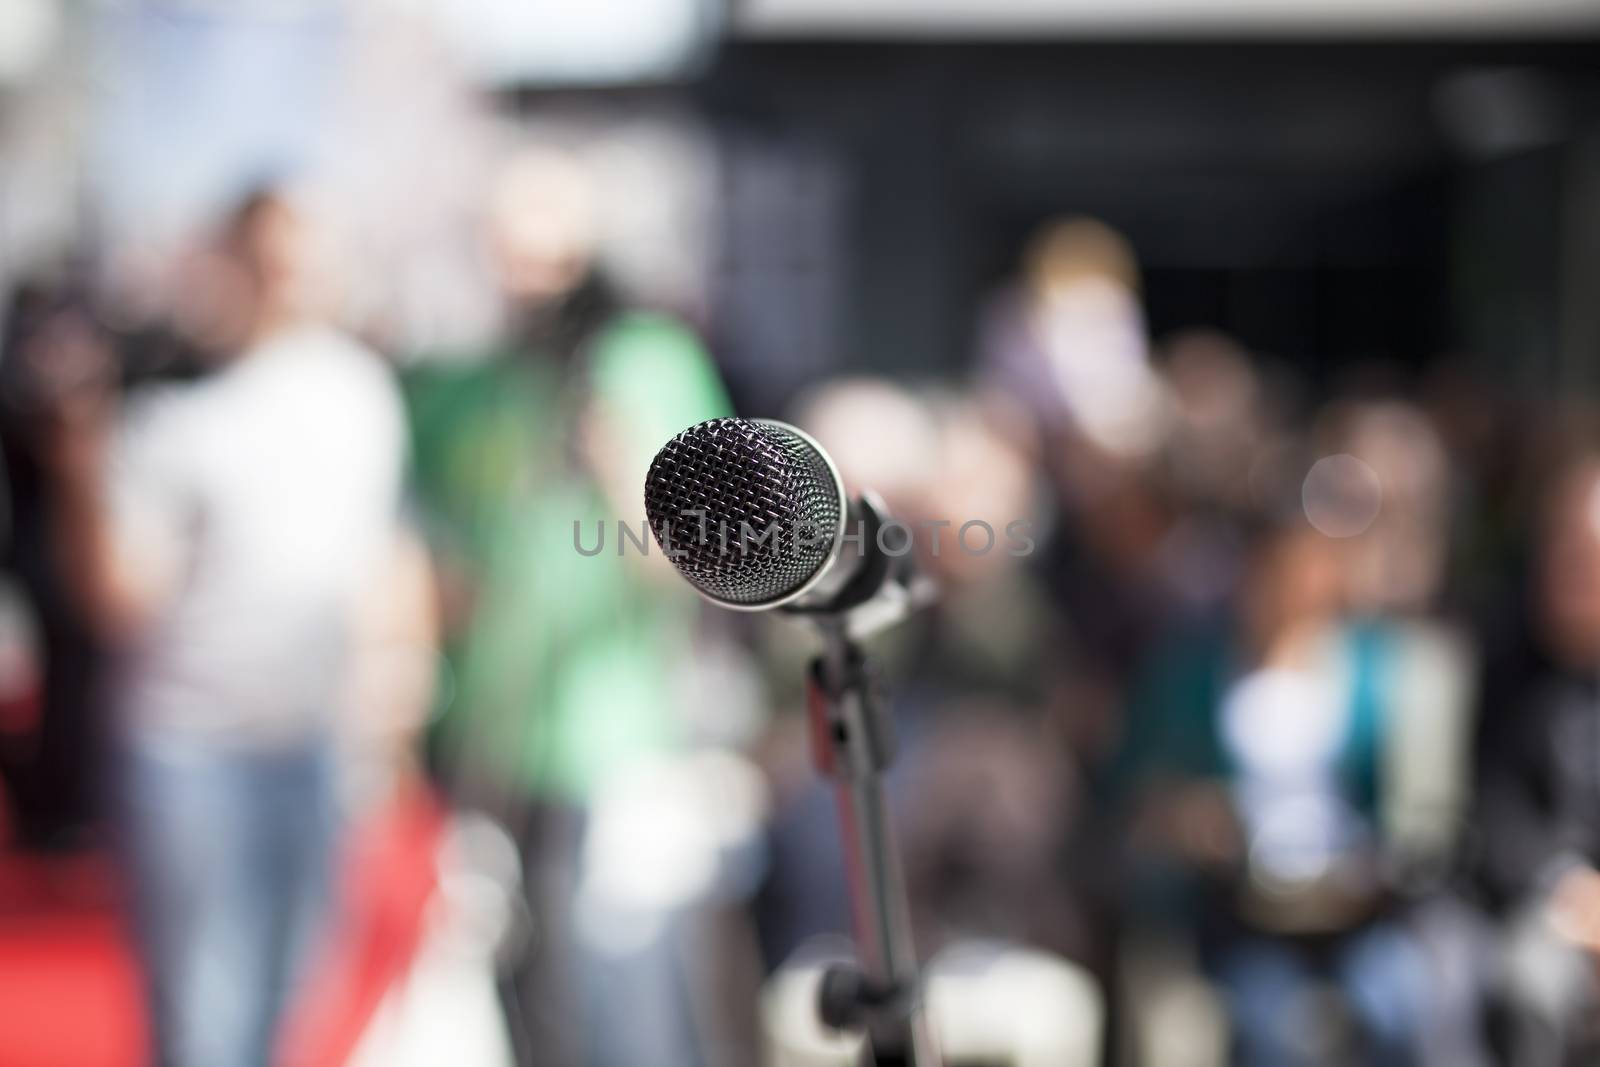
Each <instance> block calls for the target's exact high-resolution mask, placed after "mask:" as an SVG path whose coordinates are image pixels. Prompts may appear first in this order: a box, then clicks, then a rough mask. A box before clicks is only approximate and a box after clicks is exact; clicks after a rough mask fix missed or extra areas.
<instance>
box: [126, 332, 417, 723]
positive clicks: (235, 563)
mask: <svg viewBox="0 0 1600 1067" xmlns="http://www.w3.org/2000/svg"><path fill="white" fill-rule="evenodd" d="M403 457H404V417H403V413H402V407H401V404H400V400H399V395H398V391H397V390H396V388H395V385H394V383H393V381H392V380H391V378H390V376H389V372H388V370H387V368H386V367H385V366H384V365H383V363H382V362H381V360H380V359H379V358H378V357H377V356H376V355H375V354H374V353H372V352H370V351H368V350H367V349H365V348H363V347H361V346H360V345H359V344H357V343H355V342H354V341H352V340H351V339H349V338H347V337H345V336H344V335H342V334H340V333H338V332H336V331H334V330H332V329H329V328H325V327H301V328H296V329H293V330H288V331H284V332H282V333H279V334H277V335H275V336H273V337H271V338H269V339H267V340H266V341H264V342H262V343H260V344H259V345H257V346H256V347H255V348H254V349H252V350H251V351H249V352H247V353H245V354H244V356H242V357H241V358H240V359H239V360H237V361H236V362H234V363H232V364H230V365H228V366H227V367H225V368H223V369H221V370H220V371H218V372H217V373H215V374H214V375H212V376H211V377H209V378H206V379H204V380H202V381H200V382H197V383H191V384H183V385H174V386H164V387H161V388H160V389H157V390H154V391H152V393H151V394H149V395H147V396H144V397H141V398H139V399H137V400H136V401H134V402H133V403H131V404H130V405H129V409H128V412H127V416H126V419H125V423H124V425H123V427H122V428H121V432H120V434H119V438H118V441H117V444H116V446H115V452H114V455H113V458H112V464H111V479H112V485H111V492H112V500H113V509H114V516H115V522H116V533H117V537H118V540H119V546H118V547H119V549H120V550H121V551H123V552H124V553H126V555H127V558H128V559H129V560H131V561H134V562H135V563H137V564H138V565H140V566H148V567H151V568H156V569H157V570H158V571H159V572H160V573H159V577H160V579H161V583H160V584H161V585H162V586H163V588H164V589H165V590H166V592H167V595H166V597H165V598H164V600H163V601H162V603H161V604H160V605H159V606H158V608H157V611H156V613H155V617H154V619H153V621H152V623H151V625H150V626H149V627H148V628H147V629H146V631H145V633H144V634H143V635H142V638H141V640H139V641H138V642H137V644H136V645H135V647H134V648H133V649H132V650H131V653H130V655H129V657H128V661H127V663H126V664H125V670H124V671H123V674H122V677H121V688H120V690H119V692H118V694H117V697H118V700H119V704H120V706H121V711H122V712H123V715H124V719H123V722H124V725H125V726H126V727H127V728H130V729H134V730H177V731H184V732H188V733H200V734H203V735H206V736H208V737H211V738H214V739H215V740H217V741H218V742H221V743H235V744H241V745H255V746H270V745H277V744H291V743H294V742H296V741H299V740H301V739H304V738H307V737H310V736H313V735H314V734H315V733H316V732H318V731H319V730H320V729H322V728H323V726H324V725H325V723H326V722H327V719H328V717H329V716H330V714H331V713H332V711H333V709H334V705H335V703H336V702H337V701H338V699H339V690H340V687H341V685H342V683H343V682H344V672H345V668H346V656H347V649H348V647H349V643H350V628H351V623H352V619H353V615H354V612H355V608H356V601H357V598H358V597H359V596H360V595H362V593H363V592H364V591H365V589H366V588H367V587H368V583H369V582H370V581H371V580H373V576H374V573H375V570H376V568H377V567H378V566H379V565H380V564H381V561H382V560H383V558H384V557H385V554H386V553H387V552H388V550H389V549H390V547H391V545H392V543H393V537H394V534H395V522H396V516H397V511H398V502H399V494H400V484H401V477H402V468H403Z"/></svg>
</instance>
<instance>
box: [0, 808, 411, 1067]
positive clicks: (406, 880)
mask: <svg viewBox="0 0 1600 1067" xmlns="http://www.w3.org/2000/svg"><path fill="white" fill-rule="evenodd" d="M441 823H442V817H441V814H440V812H439V810H438V807H437V806H436V805H435V804H434V803H433V801H432V800H431V799H430V798H428V797H427V796H425V795H423V794H421V793H420V792H419V793H417V794H414V795H412V796H410V797H407V798H405V799H403V800H402V801H399V802H397V803H396V804H394V805H393V806H392V807H391V808H389V809H388V810H386V811H384V812H382V813H380V814H378V815H377V816H376V817H374V818H372V819H370V820H368V821H367V823H366V824H365V825H363V826H361V827H359V828H358V830H357V832H355V833H353V834H352V835H351V838H350V842H349V846H348V854H347V856H346V859H345V864H344V867H345V872H346V874H345V879H344V882H345V885H344V892H343V899H344V905H343V907H344V910H343V912H342V914H341V915H340V916H339V919H338V922H337V923H336V924H335V928H336V931H337V934H336V937H335V940H334V941H333V942H332V943H331V944H329V945H328V946H327V948H326V950H325V951H324V953H323V956H322V959H321V961H320V963H319V964H318V966H317V967H316V969H315V971H314V974H313V977H312V981H311V986H310V989H309V990H308V995H307V996H306V997H305V1003H304V1004H303V1005H302V1007H301V1008H300V1009H299V1010H297V1011H296V1012H295V1013H294V1018H293V1021H292V1023H291V1025H290V1027H289V1038H288V1040H287V1042H286V1045H287V1053H286V1055H285V1056H284V1064H285V1067H291V1065H292V1067H338V1065H339V1064H342V1063H343V1062H344V1061H345V1060H346V1059H347V1058H348V1056H349V1054H350V1051H351V1049H352V1048H353V1047H354V1045H355V1042H356V1041H357V1039H358V1038H359V1037H360V1035H361V1032H362V1030H363V1028H364V1027H365V1025H366V1023H367V1020H368V1019H369V1018H370V1017H371V1015H372V1012H373V1010H374V1009H375V1008H376V1007H377V1005H378V1002H379V1001H380V1000H381V999H382V996H383V993H384V991H385V990H386V989H387V988H388V987H389V986H390V984H391V983H392V982H393V981H394V980H395V979H396V978H397V977H398V976H399V975H400V974H402V973H404V971H405V969H406V967H407V966H408V964H409V961H410V959H411V956H412V953H413V952H414V951H415V948H416V943H417V938H418V936H419V933H420V929H421V917H422V913H423V909H424V906H425V905H426V903H427V900H428V897H429V895H430V894H431V893H432V891H433V885H434V866H433V859H434V850H435V845H436V842H437V840H438V834H439V830H440V827H441ZM0 826H3V820H0ZM144 1048H145V1040H144V1017H143V1007H142V1004H141V997H140V990H139V983H138V978H137V971H136V968H135V964H134V960H133V956H132V952H131V948H130V946H129V944H128V938H127V932H126V930H125V929H124V927H123V924H122V920H121V916H120V914H119V913H118V910H117V908H116V906H115V885H114V880H113V876H112V870H111V867H110V865H109V863H107V862H106V860H105V858H104V857H103V856H99V855H93V854H91V855H84V856H73V857H67V858H48V859H47V858H41V857H37V856H29V855H25V854H20V853H15V852H12V853H3V854H0V1067H143V1065H144Z"/></svg>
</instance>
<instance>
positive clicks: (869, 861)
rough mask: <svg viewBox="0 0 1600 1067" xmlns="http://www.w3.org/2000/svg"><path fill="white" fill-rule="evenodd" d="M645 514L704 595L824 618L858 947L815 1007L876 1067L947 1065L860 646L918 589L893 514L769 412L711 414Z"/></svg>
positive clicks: (650, 491)
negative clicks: (898, 544)
mask: <svg viewBox="0 0 1600 1067" xmlns="http://www.w3.org/2000/svg"><path fill="white" fill-rule="evenodd" d="M644 510H645V517H646V519H647V520H648V521H649V525H650V531H651V533H652V534H653V535H654V536H655V539H656V543H657V544H659V545H660V546H661V551H662V552H663V553H664V554H665V555H666V556H667V558H668V559H670V560H672V564H673V566H675V567H677V568H678V573H679V574H681V575H683V577H684V578H686V579H688V581H689V584H690V585H692V586H694V588H695V589H696V590H698V591H699V593H700V595H701V596H703V597H705V598H706V599H707V600H710V601H712V602H713V603H716V604H721V605H722V606H724V607H729V608H735V609H737V610H740V611H760V610H763V609H767V608H781V609H782V610H784V611H788V612H797V613H801V612H803V613H807V614H810V615H811V616H812V618H813V620H814V621H815V622H816V624H817V628H818V630H819V631H820V632H821V634H822V638H823V653H822V655H821V656H819V657H818V658H817V659H816V660H814V661H813V662H812V665H811V670H810V672H809V675H808V683H807V699H806V708H807V716H808V719H809V721H810V724H811V735H812V759H813V760H814V762H815V764H816V767H817V770H818V771H819V772H821V773H822V774H824V775H826V776H827V777H829V778H831V779H833V780H834V782H835V793H836V796H837V797H838V802H839V812H840V816H841V818H842V820H843V824H844V827H845V834H844V837H843V844H844V850H845V856H846V862H845V870H846V877H847V878H848V879H849V882H850V896H851V903H852V910H853V912H854V926H855V929H856V947H857V953H858V955H859V956H860V961H859V964H858V965H852V966H841V967H839V968H837V969H836V970H835V971H833V972H831V977H830V978H829V980H827V981H825V982H824V983H823V990H822V993H821V996H820V998H819V1001H818V1004H817V1008H818V1011H819V1013H820V1015H821V1017H822V1018H823V1019H825V1020H827V1021H828V1022H829V1025H831V1026H835V1027H842V1028H846V1029H859V1030H862V1031H864V1032H865V1033H866V1035H867V1037H868V1041H869V1043H870V1047H871V1049H872V1053H873V1061H872V1062H874V1063H876V1064H878V1065H879V1067H889V1065H890V1064H895V1065H900V1064H910V1065H912V1067H938V1063H939V1057H938V1052H937V1050H936V1049H935V1048H934V1047H933V1045H932V1042H931V1038H930V1036H929V1033H928V1030H927V1026H926V1020H925V1019H924V1018H923V1015H922V1011H921V993H920V978H919V975H918V970H917V959H916V953H915V951H914V949H913V948H912V944H911V928H910V919H909V915H910V911H909V909H908V908H907V906H906V899H905V884H904V878H903V876H902V875H901V873H900V864H899V858H898V856H897V854H896V852H895V848H894V843H893V838H892V835H891V833H890V827H889V817H888V804H887V802H886V801H885V799H884V796H883V785H882V780H881V776H882V772H883V770H884V769H885V768H886V767H888V765H889V762H890V760H891V759H892V758H893V752H894V737H893V730H892V721H891V719H890V717H889V715H888V711H887V709H886V708H885V707H884V706H883V703H882V696H881V693H880V692H879V690H878V687H877V686H876V684H875V682H874V679H873V678H872V677H871V675H870V673H869V671H868V669H867V664H866V660H865V655H864V653H863V652H862V650H861V648H860V647H859V646H858V645H857V644H856V640H855V638H856V635H857V633H858V632H864V631H865V630H867V629H870V628H872V627H873V626H876V625H883V624H886V623H889V622H892V621H897V620H898V619H900V618H901V617H903V616H904V615H905V613H906V612H907V611H908V610H910V608H911V607H912V606H914V604H915V601H916V599H917V597H916V595H915V589H914V586H915V583H914V580H913V579H912V577H911V572H910V569H909V567H910V562H909V558H908V557H907V556H904V555H902V556H896V557H891V556H890V554H889V553H888V552H887V551H885V550H884V548H883V546H882V544H881V543H880V539H879V536H878V535H879V533H880V532H881V530H882V529H883V527H884V525H885V523H887V522H890V521H892V520H889V519H887V517H886V516H885V513H884V510H883V507H882V505H881V504H879V503H877V502H876V501H875V500H874V499H873V498H872V497H871V496H870V495H863V496H861V497H858V498H856V499H855V500H851V499H849V497H848V496H847V495H846V494H845V489H844V480H843V479H842V478H840V477H839V469H838V468H837V467H836V466H834V463H833V460H831V459H830V458H828V454H827V453H826V452H824V451H823V450H822V446H821V445H819V444H817V442H816V441H814V440H812V439H811V437H810V436H809V435H807V434H806V433H804V432H803V431H801V430H798V429H796V428H795V427H793V426H790V425H789V424H788V423H783V422H773V421H771V420H768V419H739V418H728V419H711V420H710V421H708V422H702V423H697V424H695V425H694V426H691V427H689V428H688V429H687V430H684V431H683V432H682V433H680V434H678V435H677V436H676V437H674V438H673V439H672V440H670V441H668V442H667V443H666V444H665V445H663V446H662V447H661V451H659V452H657V453H656V457H655V459H654V460H652V461H651V463H650V470H649V472H648V473H647V474H646V475H645V482H644ZM857 609H860V610H857ZM874 617H876V618H874Z"/></svg>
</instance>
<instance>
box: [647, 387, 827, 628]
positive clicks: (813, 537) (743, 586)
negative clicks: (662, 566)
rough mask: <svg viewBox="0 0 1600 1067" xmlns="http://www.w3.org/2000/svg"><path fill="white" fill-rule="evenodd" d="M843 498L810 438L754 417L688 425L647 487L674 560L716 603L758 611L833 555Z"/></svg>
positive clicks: (664, 451) (650, 512)
mask: <svg viewBox="0 0 1600 1067" xmlns="http://www.w3.org/2000/svg"><path fill="white" fill-rule="evenodd" d="M842 496H843V494H842V491H841V486H840V484H839V481H838V477H837V475H835V473H834V471H833V468H832V466H831V465H830V464H829V462H828V460H827V457H826V456H824V455H823V454H822V452H821V451H820V450H818V448H817V447H816V446H815V445H813V444H812V443H811V442H810V441H809V440H807V439H806V438H805V437H802V436H801V435H800V434H798V433H796V432H795V431H794V430H792V429H790V428H789V427H787V426H784V425H783V424H781V423H775V422H757V421H752V420H747V419H712V420H711V421H709V422H702V423H699V424H697V425H694V426H691V427H689V428H688V429H687V430H684V431H683V432H682V433H680V434H678V435H677V436H676V437H674V438H673V439H672V440H670V441H668V442H667V443H666V444H665V445H663V446H662V448H661V451H659V452H657V453H656V458H655V459H654V460H653V461H652V462H651V464H650V473H649V474H648V475H646V476H645V483H644V508H645V514H646V516H647V517H648V518H649V520H650V529H651V532H652V533H654V534H655V538H656V543H657V544H659V545H660V546H661V548H662V550H663V551H664V552H666V553H667V554H668V556H669V558H672V563H673V566H675V567H677V568H678V570H679V572H680V573H682V574H683V576H684V577H685V578H687V579H689V581H690V583H692V584H693V585H694V586H695V587H696V588H698V589H699V590H700V591H701V592H703V593H705V594H706V595H708V596H710V597H712V598H713V599H716V600H722V601H726V602H728V603H731V604H740V605H748V606H751V607H755V606H759V605H761V604H765V603H768V602H771V601H774V600H779V599H782V598H783V597H785V596H787V595H789V594H791V593H793V592H795V591H796V590H798V589H799V588H800V587H801V586H803V585H805V583H806V582H807V581H809V580H810V579H811V578H812V576H813V575H815V574H816V573H817V571H818V570H820V569H821V568H822V566H823V565H824V564H825V563H826V562H827V561H828V558H829V556H830V555H831V554H832V552H833V548H834V538H835V535H836V532H837V530H838V528H839V523H840V521H841V518H842V517H841V515H840V506H841V500H842ZM701 511H703V512H704V513H705V518H704V525H703V526H702V520H701V518H700V512H701ZM769 530H770V531H771V533H770V535H769V533H768V532H769ZM724 531H725V532H724ZM747 531H748V532H747ZM702 532H703V534H704V536H702ZM764 535H765V536H764ZM674 554H676V555H674Z"/></svg>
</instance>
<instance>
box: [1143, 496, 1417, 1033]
mask: <svg viewBox="0 0 1600 1067" xmlns="http://www.w3.org/2000/svg"><path fill="white" fill-rule="evenodd" d="M1249 560H1250V561H1249V564H1248V567H1247V570H1246V576H1245V579H1244V582H1243V585H1242V588H1241V590H1240V592H1239V598H1238V601H1237V605H1236V607H1235V609H1234V611H1233V612H1232V618H1231V620H1230V621H1228V622H1227V623H1225V624H1224V625H1222V626H1215V625H1213V626H1211V627H1209V628H1207V629H1206V630H1204V631H1196V632H1194V633H1189V634H1186V635H1184V636H1181V637H1180V638H1179V639H1178V640H1177V641H1176V642H1175V643H1173V644H1170V645H1168V646H1166V647H1165V649H1164V650H1162V651H1158V652H1157V654H1156V657H1155V659H1154V660H1153V661H1152V663H1151V664H1150V667H1149V669H1148V670H1147V671H1146V672H1145V673H1144V676H1143V678H1142V679H1141V682H1140V684H1139V686H1138V688H1137V690H1136V692H1135V695H1134V704H1133V707H1132V708H1131V709H1130V718H1129V723H1128V729H1129V735H1128V737H1127V738H1126V741H1125V748H1124V752H1123V756H1122V763H1121V766H1120V775H1121V781H1120V783H1119V784H1120V787H1121V789H1122V795H1123V796H1124V797H1126V798H1127V800H1126V802H1127V803H1128V804H1129V805H1130V808H1129V810H1130V812H1131V814H1132V822H1131V826H1130V834H1131V838H1130V849H1131V854H1130V859H1131V861H1132V863H1133V867H1132V874H1133V876H1134V882H1133V888H1134V889H1135V891H1136V896H1135V901H1134V909H1135V915H1136V916H1142V917H1141V918H1140V919H1139V922H1140V923H1141V924H1143V925H1147V926H1148V925H1151V924H1153V925H1154V926H1155V927H1156V928H1158V929H1160V928H1166V929H1169V930H1176V931H1183V930H1190V931H1193V932H1194V933H1195V935H1196V936H1197V940H1198V948H1199V957H1200V960H1201V965H1202V967H1203V968H1204V970H1205V972H1206V973H1207V974H1209V975H1210V976H1212V977H1213V979H1214V980H1216V981H1217V982H1218V983H1219V984H1220V986H1221V988H1222V990H1223V992H1224V995H1225V997H1226V1000H1227V1003H1228V1008H1229V1013H1230V1015H1231V1017H1232V1021H1233V1026H1234V1034H1235V1037H1234V1043H1235V1046H1236V1049H1237V1052H1238V1056H1239V1059H1238V1062H1240V1063H1243V1064H1246V1065H1251V1064H1270V1065H1281V1064H1319V1063H1333V1062H1340V1059H1339V1057H1341V1056H1344V1055H1348V1054H1350V1051H1351V1047H1352V1045H1354V1047H1355V1048H1359V1049H1364V1056H1365V1058H1364V1062H1370V1063H1375V1064H1412V1063H1417V1062H1420V1057H1421V1055H1422V1049H1421V1035H1420V1027H1421V1025H1422V1019H1423V1016H1422V1012H1423V1009H1424V1004H1425V999H1424V998H1425V992H1426V989H1427V986H1428V982H1429V972H1428V970H1427V966H1426V960H1425V957H1424V955H1423V953H1422V950H1421V949H1420V948H1419V946H1418V944H1417V943H1416V941H1415V939H1414V938H1413V937H1412V936H1411V935H1410V933H1409V932H1408V931H1407V929H1406V927H1405V925H1404V922H1403V919H1402V916H1401V915H1400V914H1398V913H1397V912H1396V910H1395V906H1394V902H1393V900H1392V898H1391V895H1390V892H1389V888H1388V887H1387V885H1386V884H1385V881H1384V870H1383V852H1382V838H1381V834H1380V824H1379V818H1378V814H1377V813H1378V811H1379V810H1380V808H1381V799H1380V798H1381V791H1382V788H1383V777H1382V772H1381V767H1382V765H1383V751H1384V745H1385V737H1386V731H1387V729H1388V728H1389V725H1390V715H1391V713H1392V706H1391V702H1390V701H1389V700H1388V699H1386V694H1385V691H1384V688H1383V686H1382V684H1381V679H1382V674H1383V671H1384V669H1385V668H1384V655H1385V653H1384V643H1383V641H1382V639H1381V636H1380V635H1377V634H1375V633H1374V632H1372V631H1371V630H1368V629H1365V628H1362V627H1359V626H1351V625H1349V624H1347V623H1346V622H1345V620H1344V618H1343V611H1344V601H1345V579H1344V575H1343V573H1342V559H1341V556H1340V554H1339V552H1338V549H1337V543H1336V542H1335V541H1333V540H1332V539H1330V538H1328V537H1327V536H1325V535H1324V534H1322V533H1320V532H1319V531H1317V530H1316V529H1314V528H1312V527H1311V526H1309V525H1308V524H1306V523H1304V522H1300V521H1294V520H1280V521H1278V522H1275V523H1273V524H1271V525H1270V526H1269V527H1268V528H1267V530H1266V531H1265V532H1264V533H1263V534H1262V535H1261V536H1259V537H1258V540H1257V542H1256V546H1255V548H1254V549H1253V551H1252V552H1251V555H1250V557H1249ZM1327 991H1336V996H1333V997H1331V998H1330V997H1329V996H1328V995H1326V994H1327ZM1341 1013H1342V1014H1343V1016H1344V1017H1345V1018H1346V1019H1347V1020H1348V1025H1346V1026H1344V1027H1341V1026H1340V1025H1339V1024H1338V1023H1337V1020H1338V1019H1339V1018H1340V1016H1341Z"/></svg>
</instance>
